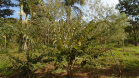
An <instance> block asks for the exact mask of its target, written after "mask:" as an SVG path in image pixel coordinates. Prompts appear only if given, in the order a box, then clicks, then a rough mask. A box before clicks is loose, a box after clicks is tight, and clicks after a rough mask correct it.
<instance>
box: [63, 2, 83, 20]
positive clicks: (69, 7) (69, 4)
mask: <svg viewBox="0 0 139 78" xmlns="http://www.w3.org/2000/svg"><path fill="white" fill-rule="evenodd" d="M63 3H64V5H65V7H66V13H67V22H69V21H70V17H71V7H73V8H74V9H76V10H78V11H79V12H80V13H81V12H82V11H81V10H80V9H79V7H77V6H74V4H75V3H78V4H80V5H84V3H85V2H84V0H65V1H64V2H63Z"/></svg>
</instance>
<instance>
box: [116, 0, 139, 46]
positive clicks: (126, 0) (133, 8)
mask: <svg viewBox="0 0 139 78" xmlns="http://www.w3.org/2000/svg"><path fill="white" fill-rule="evenodd" d="M138 5H139V1H138V0H119V4H117V5H116V8H117V9H118V10H119V11H120V12H121V13H122V12H125V13H126V14H128V16H129V18H130V19H131V20H130V23H131V24H132V27H131V28H132V31H133V36H134V44H135V46H137V35H138V34H137V33H138V31H139V26H138V24H137V23H138V20H137V19H136V18H138V17H137V16H138V13H139V6H138Z"/></svg>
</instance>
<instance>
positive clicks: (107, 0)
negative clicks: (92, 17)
mask: <svg viewBox="0 0 139 78" xmlns="http://www.w3.org/2000/svg"><path fill="white" fill-rule="evenodd" d="M44 1H45V0H44ZM101 1H102V2H104V4H109V5H110V6H114V7H115V6H116V4H118V2H119V0H101ZM13 2H14V3H17V2H16V0H13ZM12 9H13V10H15V12H14V15H12V16H10V17H14V18H19V15H18V14H17V12H19V11H20V8H19V7H14V8H12Z"/></svg>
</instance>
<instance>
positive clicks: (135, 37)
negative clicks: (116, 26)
mask: <svg viewBox="0 0 139 78" xmlns="http://www.w3.org/2000/svg"><path fill="white" fill-rule="evenodd" d="M134 44H135V46H138V44H137V36H136V35H135V36H134Z"/></svg>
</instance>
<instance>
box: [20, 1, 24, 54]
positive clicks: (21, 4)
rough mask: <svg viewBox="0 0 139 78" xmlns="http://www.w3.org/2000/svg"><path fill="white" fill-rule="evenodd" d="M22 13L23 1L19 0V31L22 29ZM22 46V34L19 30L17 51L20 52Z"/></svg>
mask: <svg viewBox="0 0 139 78" xmlns="http://www.w3.org/2000/svg"><path fill="white" fill-rule="evenodd" d="M22 15H23V2H22V1H20V22H21V27H20V29H19V30H20V31H21V29H22ZM22 46H23V34H22V32H20V34H19V52H22Z"/></svg>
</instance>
